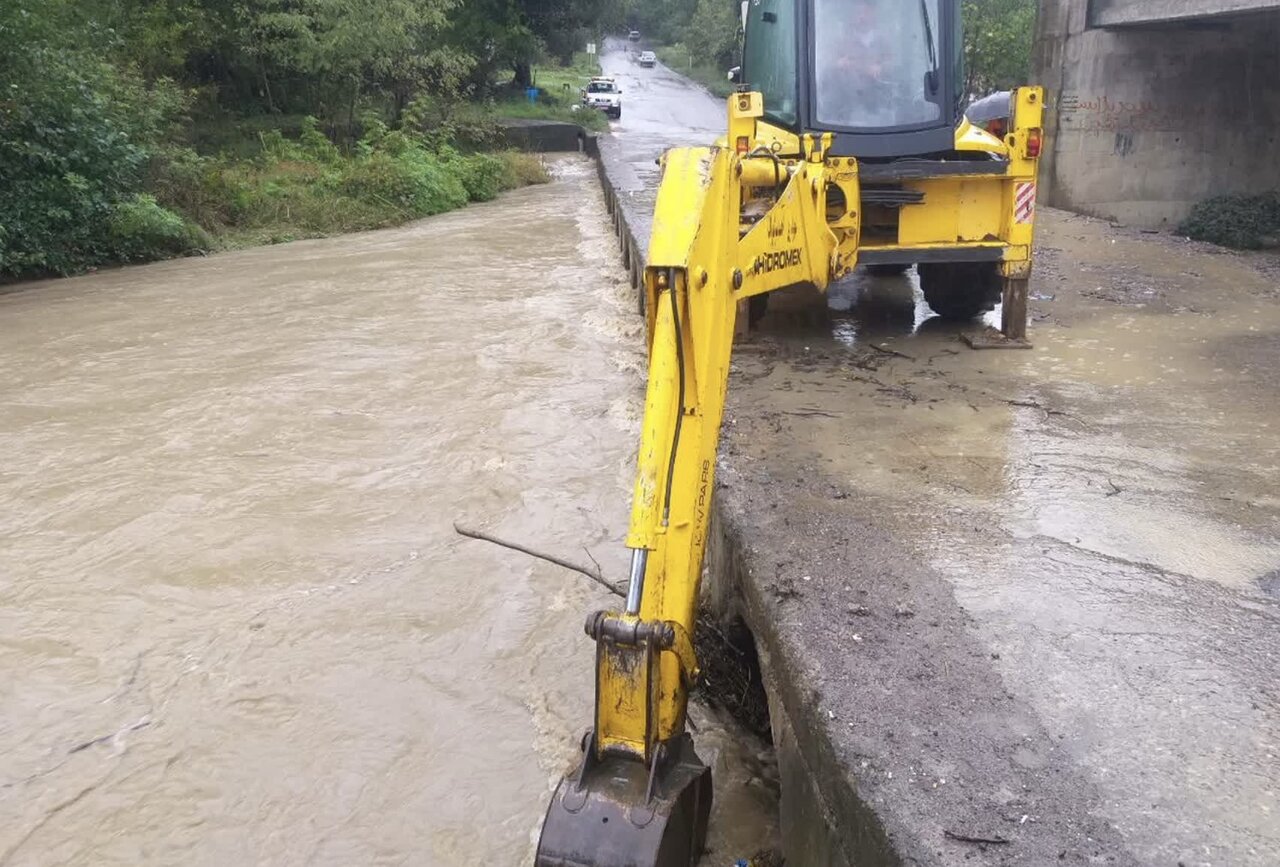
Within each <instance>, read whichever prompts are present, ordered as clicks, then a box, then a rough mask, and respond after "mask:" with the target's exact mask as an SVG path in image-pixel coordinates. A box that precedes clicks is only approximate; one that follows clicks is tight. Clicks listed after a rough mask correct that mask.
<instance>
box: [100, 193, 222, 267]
mask: <svg viewBox="0 0 1280 867" xmlns="http://www.w3.org/2000/svg"><path fill="white" fill-rule="evenodd" d="M107 242H108V245H109V254H110V257H111V258H112V259H113V260H116V261H119V262H142V261H147V260H150V259H162V258H165V257H168V256H181V255H182V254H184V253H190V252H192V251H194V250H208V249H211V248H212V247H213V239H212V238H210V237H209V234H208V233H207V232H205V231H204V230H203V229H201V228H199V227H198V226H193V225H191V224H190V223H188V222H187V221H186V220H184V219H183V218H182V217H180V216H178V215H177V214H175V213H174V212H173V211H170V210H168V209H166V208H163V207H161V206H160V205H159V204H158V203H157V202H156V200H155V197H154V196H151V195H148V194H146V193H139V194H137V195H135V196H132V197H131V198H128V199H125V200H124V201H122V202H117V203H116V204H115V205H114V206H113V207H112V209H111V214H110V216H109V217H108V218H107Z"/></svg>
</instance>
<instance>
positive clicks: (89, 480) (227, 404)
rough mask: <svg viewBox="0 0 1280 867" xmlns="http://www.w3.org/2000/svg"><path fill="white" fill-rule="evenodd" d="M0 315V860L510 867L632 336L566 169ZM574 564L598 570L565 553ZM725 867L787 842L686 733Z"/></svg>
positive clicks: (565, 653) (81, 287) (734, 772)
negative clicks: (710, 794) (459, 204)
mask: <svg viewBox="0 0 1280 867" xmlns="http://www.w3.org/2000/svg"><path fill="white" fill-rule="evenodd" d="M553 168H554V171H555V175H556V179H555V181H554V182H553V183H551V184H549V185H547V186H544V187H536V188H530V189H525V190H522V191H518V192H516V193H512V194H510V195H508V196H505V197H504V198H502V199H501V200H500V201H498V202H494V203H490V204H487V205H481V206H473V207H471V208H468V209H466V210H464V211H461V212H457V213H454V214H448V215H444V216H441V217H437V218H433V219H430V220H425V221H421V222H418V223H416V224H413V225H410V226H407V227H403V228H400V229H392V230H387V231H381V232H372V233H367V234H361V235H353V236H347V237H342V238H336V239H330V240H322V241H306V242H298V243H294V244H289V245H285V246H280V247H272V248H263V249H256V250H250V251H246V252H240V253H233V254H224V255H218V256H213V257H211V258H208V259H202V260H184V261H175V262H166V263H158V264H154V265H148V266H144V267H136V268H128V269H122V270H117V271H111V272H104V273H100V274H96V275H90V276H86V277H81V278H76V279H69V280H60V281H51V282H45V283H39V284H22V285H18V286H14V287H9V289H7V290H4V291H3V294H0V369H3V377H2V378H0V454H3V455H4V462H3V465H0V504H3V508H2V509H0V756H3V761H2V762H0V865H5V867H7V865H55V864H57V865H62V864H65V865H116V864H119V865H124V864H129V865H133V864H182V865H229V864H282V865H286V864H325V865H363V864H424V865H437V864H438V865H455V864H456V865H470V864H486V865H490V864H491V865H508V864H513V865H514V864H527V863H530V861H531V858H532V852H533V846H534V843H535V842H536V837H537V830H538V827H539V825H540V822H541V817H542V811H543V810H544V808H545V804H546V802H547V800H548V798H549V795H550V791H551V788H552V786H553V785H554V783H555V781H556V779H558V777H559V776H560V774H562V773H563V772H564V771H565V770H566V769H567V768H568V767H569V765H570V764H571V763H572V760H573V757H574V754H575V750H576V746H575V744H576V741H577V738H578V737H579V736H580V734H581V732H582V731H583V729H584V728H585V727H586V725H587V724H588V721H589V718H590V707H591V697H592V689H591V682H592V646H591V644H590V642H589V640H587V639H586V637H585V636H583V634H582V631H581V623H582V621H583V616H584V614H585V613H586V612H587V611H588V610H590V609H592V608H594V607H596V606H600V605H604V604H607V603H608V601H609V600H608V597H607V596H606V595H605V594H603V593H602V592H600V591H599V590H598V589H597V588H595V587H593V586H592V585H591V584H589V583H587V582H586V581H584V580H582V579H581V578H580V577H578V576H575V575H573V574H572V573H567V572H565V571H563V570H560V569H558V568H557V567H554V566H551V565H548V564H545V563H541V562H537V561H531V560H530V559H528V558H526V557H524V556H522V555H519V554H515V553H512V552H508V551H506V550H504V549H500V548H496V547H494V546H491V545H487V544H484V543H480V542H473V541H468V540H465V539H462V538H460V537H458V536H456V535H455V534H454V533H453V529H452V525H453V523H454V522H455V521H458V522H462V523H466V524H470V525H473V526H477V527H481V528H484V529H488V530H490V531H491V532H494V533H496V534H499V535H502V536H506V537H512V538H516V539H520V540H523V541H526V542H529V543H531V544H534V545H535V546H537V547H540V548H544V549H547V550H550V551H555V552H558V553H560V554H562V555H564V556H567V557H569V558H571V559H576V560H583V561H586V560H587V559H588V553H587V552H588V551H589V554H590V556H592V557H594V558H595V559H597V560H598V561H599V562H600V564H601V565H602V566H603V568H604V569H605V571H606V573H608V574H610V575H611V576H612V577H615V578H621V577H622V576H623V575H624V574H625V567H626V559H625V556H624V555H625V552H624V550H623V548H622V546H621V539H622V536H623V534H624V533H625V529H626V515H627V506H628V492H629V488H630V480H631V473H632V468H633V465H634V464H633V462H634V449H635V444H636V439H637V435H638V427H639V420H640V413H641V411H642V405H643V404H642V401H643V392H642V389H643V371H644V357H643V354H642V344H643V341H642V339H641V332H640V329H641V325H642V323H641V322H640V321H639V320H638V318H637V317H636V316H635V314H634V312H633V311H634V306H633V303H632V301H631V298H630V293H629V290H628V289H627V286H626V283H625V280H624V275H623V272H622V271H621V269H620V267H619V264H618V262H617V259H616V256H615V254H614V247H613V241H612V236H611V234H610V232H609V224H608V220H607V217H606V213H605V211H604V208H603V204H602V202H601V197H600V194H599V191H598V188H597V185H596V182H595V180H594V169H593V167H592V166H591V164H590V163H588V162H586V161H583V160H578V159H566V160H563V161H558V162H556V163H555V164H554V166H553ZM584 549H585V550H584ZM697 717H698V718H699V719H700V721H701V732H700V736H699V743H700V748H701V751H702V753H703V758H704V759H707V760H709V761H711V762H712V764H713V767H714V768H715V772H716V774H717V798H718V802H717V804H718V806H717V810H716V812H715V814H714V816H713V830H712V839H711V846H712V853H711V854H710V855H709V856H708V857H707V858H705V859H704V863H706V864H726V865H727V864H732V863H733V860H734V859H735V858H737V857H743V856H745V855H748V854H750V852H751V851H752V850H753V849H755V848H758V847H759V846H762V845H766V844H769V843H771V842H772V841H773V838H774V836H775V833H776V832H775V830H774V829H775V826H776V820H775V810H776V804H775V801H774V796H773V794H772V793H773V791H774V789H775V785H774V783H773V782H772V781H773V779H774V774H773V772H772V771H771V770H770V768H769V759H768V756H767V754H766V753H765V751H764V750H763V748H762V746H761V745H760V744H759V743H756V742H753V741H751V740H750V739H748V738H744V737H741V736H739V735H738V733H737V732H736V731H735V730H734V728H733V727H732V724H731V723H727V722H722V721H720V720H718V719H717V718H715V717H714V716H710V715H708V714H707V713H706V712H699V713H698V714H697Z"/></svg>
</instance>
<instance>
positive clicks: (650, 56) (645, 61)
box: [640, 51, 658, 67]
mask: <svg viewBox="0 0 1280 867" xmlns="http://www.w3.org/2000/svg"><path fill="white" fill-rule="evenodd" d="M657 62H658V55H656V54H654V53H653V52H652V51H641V52H640V65H641V66H646V67H648V66H653V65H654V64H655V63H657Z"/></svg>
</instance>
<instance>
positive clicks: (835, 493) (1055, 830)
mask: <svg viewBox="0 0 1280 867" xmlns="http://www.w3.org/2000/svg"><path fill="white" fill-rule="evenodd" d="M604 63H605V67H606V69H607V70H609V71H610V72H613V73H614V74H617V75H618V76H619V78H620V79H621V80H622V81H623V90H624V113H623V118H622V121H621V122H620V123H618V124H615V135H614V137H613V138H612V139H607V140H605V141H604V142H603V144H602V153H603V155H604V156H603V158H604V159H605V163H606V167H607V170H608V172H609V173H610V176H611V177H613V178H614V179H615V181H616V184H617V187H618V189H619V194H620V195H619V197H620V199H621V200H622V201H623V206H624V209H625V210H626V211H627V213H628V215H629V216H631V217H632V221H633V228H634V230H635V233H636V235H637V237H638V239H639V240H640V243H641V244H642V245H643V244H645V243H647V237H646V236H647V233H648V225H649V224H648V221H647V218H648V213H649V210H650V209H651V207H652V200H653V193H654V189H653V188H654V186H655V185H656V179H657V169H656V167H652V168H651V166H652V159H653V157H654V156H656V154H657V153H658V152H660V151H661V150H662V149H663V148H664V147H666V146H670V145H672V144H683V143H696V144H704V143H709V142H710V141H712V140H713V139H714V137H715V136H716V135H718V134H719V133H720V130H721V128H722V123H721V121H720V116H721V113H722V110H721V109H720V107H719V102H718V101H717V100H713V99H711V98H710V97H709V96H707V95H706V94H705V93H704V92H703V91H701V90H700V89H698V88H696V87H693V86H691V85H689V84H687V83H682V82H681V80H680V79H679V77H678V76H674V75H673V74H672V73H671V72H670V71H668V70H665V69H662V68H658V69H656V70H653V71H649V70H640V69H638V68H636V67H632V66H631V65H630V64H629V63H628V62H627V60H626V59H625V57H622V56H621V55H618V54H613V55H606V56H605V58H604ZM681 123H687V126H685V127H683V128H679V127H680V124H681ZM1038 232H1039V235H1038V250H1039V253H1038V260H1037V274H1036V278H1035V281H1034V282H1033V286H1032V298H1033V302H1032V319H1033V331H1032V339H1033V341H1034V343H1035V349H1034V350H1032V351H1031V352H1026V353H989V354H983V353H975V352H973V351H971V350H968V349H967V348H965V347H964V346H963V344H961V343H960V341H959V340H958V333H959V331H960V328H958V327H957V326H954V325H951V324H948V323H944V322H942V321H941V320H939V319H937V318H934V317H932V315H931V311H929V309H928V307H927V306H926V305H924V304H923V302H922V300H921V298H920V296H919V292H918V289H917V287H916V286H915V284H914V281H913V280H912V279H911V278H910V276H908V277H906V278H899V279H896V280H889V279H871V278H867V277H865V276H857V277H855V278H854V279H852V280H850V281H848V282H847V283H845V284H843V285H841V286H837V287H833V289H832V291H831V292H830V293H829V295H828V297H827V298H825V299H823V298H814V297H811V296H809V297H806V296H803V295H797V294H789V295H788V294H784V295H782V296H779V297H777V298H775V299H773V304H772V306H771V312H770V314H769V316H768V317H767V318H766V320H765V321H764V322H763V323H762V326H761V328H760V330H759V332H757V334H755V335H754V336H753V337H752V338H750V339H749V340H748V341H747V342H746V343H745V344H743V345H741V346H740V347H739V349H738V350H737V357H736V360H735V368H736V375H735V376H734V379H733V381H732V383H731V388H730V405H729V413H728V417H727V429H726V434H725V438H724V444H723V448H724V451H725V453H726V457H725V460H724V463H725V465H726V468H725V471H724V472H723V473H722V479H723V480H725V481H726V482H727V483H728V486H727V487H722V488H721V489H720V491H719V496H720V498H721V502H722V504H723V505H724V506H725V507H726V508H727V509H729V510H730V511H731V512H733V513H734V514H735V515H737V520H736V524H737V527H738V531H739V532H740V533H741V534H742V535H743V537H744V539H743V544H744V547H745V548H746V549H747V554H746V556H747V561H748V562H747V565H748V566H749V567H750V569H751V571H752V574H753V576H754V577H753V578H752V579H751V582H752V584H751V586H750V587H749V588H748V592H749V593H754V594H755V596H756V597H757V598H758V600H760V602H759V605H758V606H757V608H756V612H755V613H756V616H757V620H756V621H755V622H754V623H753V624H752V625H753V627H755V628H756V630H757V637H758V639H759V640H761V641H762V642H764V643H766V644H769V645H770V646H771V649H772V650H774V651H775V660H776V662H775V664H777V665H779V666H782V667H783V669H782V670H781V671H778V672H775V677H781V678H784V679H787V680H789V681H790V683H788V684H787V687H788V690H790V692H788V693H787V695H786V696H784V698H783V700H784V701H787V702H788V703H789V707H788V710H789V711H790V712H791V714H792V716H793V717H794V718H796V719H798V720H800V721H801V724H803V725H806V726H808V728H809V731H810V733H811V734H812V735H813V736H814V737H815V738H816V739H817V740H818V741H820V742H822V743H825V744H826V745H827V746H826V748H825V749H824V750H823V752H822V754H821V756H813V755H810V756H808V759H809V760H810V761H811V762H815V764H814V765H812V767H814V768H818V771H817V773H818V776H819V777H820V778H822V780H825V782H821V783H820V784H821V785H824V786H826V787H827V791H826V794H827V796H828V797H833V796H834V797H844V795H845V794H847V796H848V797H849V798H850V799H857V800H860V801H861V802H862V803H866V804H871V805H873V808H874V810H875V812H876V814H877V816H878V817H879V819H880V821H881V822H882V823H883V825H884V831H885V834H886V835H887V836H888V838H889V839H890V840H891V841H892V844H893V846H894V848H895V849H896V850H897V851H899V852H900V853H902V854H903V855H904V856H909V857H911V858H915V859H917V863H921V864H948V863H958V862H959V861H961V860H964V861H965V863H970V864H1034V865H1039V864H1045V863H1051V862H1052V863H1067V864H1093V863H1108V864H1142V865H1152V867H1156V865H1160V867H1173V865H1186V867H1192V865H1196V867H1212V865H1245V867H1272V865H1275V864H1278V863H1280V801H1278V797H1280V795H1278V793H1280V675H1278V674H1277V672H1280V578H1277V575H1278V574H1280V499H1278V498H1277V494H1276V492H1277V490H1280V446H1278V445H1277V443H1278V442H1280V438H1277V436H1276V429H1277V428H1278V427H1280V411H1278V410H1280V391H1278V390H1277V384H1276V380H1275V377H1274V370H1275V366H1276V364H1277V363H1278V362H1280V303H1278V302H1280V293H1278V292H1277V290H1276V288H1275V287H1276V285H1277V274H1280V263H1277V262H1276V261H1274V257H1271V258H1268V257H1265V256H1242V255H1234V254H1228V255H1223V254H1222V252H1221V251H1218V250H1215V249H1212V248H1206V247H1201V246H1197V245H1189V244H1186V243H1184V242H1181V241H1179V240H1176V239H1171V238H1166V237H1158V238H1156V237H1150V236H1144V235H1141V234H1139V233H1127V232H1124V231H1122V230H1119V231H1118V230H1114V229H1111V228H1109V227H1107V226H1106V224H1105V223H1098V222H1097V221H1092V220H1087V219H1084V218H1079V217H1074V216H1072V215H1068V214H1064V213H1060V212H1054V211H1050V210H1049V209H1043V211H1042V214H1041V219H1040V224H1039V227H1038ZM873 345H874V346H879V347H882V348H890V349H892V350H893V351H895V352H898V353H901V355H890V354H887V353H885V352H883V351H882V349H876V348H873ZM832 756H834V757H835V760H836V764H837V765H838V767H835V768H833V767H830V766H829V765H830V763H829V761H828V759H829V758H830V757H832ZM824 757H825V758H824ZM822 763H825V764H822ZM842 792H843V793H844V794H842ZM783 812H784V826H785V823H786V821H787V819H786V815H785V814H786V807H785V805H784V811H783ZM844 818H846V819H847V818H848V817H847V816H846V817H844ZM965 832H970V833H973V834H977V835H979V836H983V835H986V836H998V837H1000V838H1002V839H1006V840H1008V841H1010V842H1009V845H1007V846H1004V845H1000V846H991V847H980V846H974V845H973V844H970V843H966V842H964V841H958V840H955V839H954V838H953V837H949V836H947V835H948V834H949V833H951V834H954V833H961V834H962V835H963V834H964V833H965ZM788 854H789V857H790V858H791V861H789V862H788V863H792V862H794V863H797V864H805V863H810V862H809V861H806V855H805V853H804V852H797V851H791V852H789V853H788Z"/></svg>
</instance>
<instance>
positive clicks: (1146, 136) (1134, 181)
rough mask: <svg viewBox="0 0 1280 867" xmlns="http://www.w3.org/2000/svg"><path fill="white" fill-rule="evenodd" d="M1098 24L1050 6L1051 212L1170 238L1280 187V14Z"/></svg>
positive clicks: (1070, 3) (1038, 74)
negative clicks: (1206, 209)
mask: <svg viewBox="0 0 1280 867" xmlns="http://www.w3.org/2000/svg"><path fill="white" fill-rule="evenodd" d="M1089 15H1090V5H1089V2H1088V0H1045V2H1042V3H1041V5H1040V15H1039V21H1038V25H1037V36H1036V45H1035V51H1034V57H1033V64H1034V69H1035V71H1034V76H1035V79H1036V80H1037V81H1038V82H1039V83H1041V84H1043V85H1045V86H1046V88H1047V89H1048V90H1049V98H1048V107H1049V112H1048V115H1047V117H1046V127H1047V132H1048V134H1049V137H1050V138H1049V149H1048V154H1047V155H1046V158H1045V159H1044V161H1043V164H1042V174H1041V201H1042V202H1046V203H1047V204H1051V205H1055V206H1058V207H1063V208H1068V209H1071V210H1074V211H1079V212H1081V213H1086V214H1092V215H1094V216H1098V217H1103V218H1108V219H1113V220H1118V221H1120V222H1123V223H1128V224H1133V225H1142V226H1152V227H1162V226H1172V225H1176V224H1177V223H1178V222H1179V221H1180V220H1181V219H1182V218H1183V217H1184V216H1185V215H1186V214H1187V212H1188V211H1189V210H1190V208H1191V206H1192V205H1193V204H1195V203H1196V202H1198V201H1200V200H1202V199H1205V198H1208V197H1210V196H1214V195H1219V194H1222V193H1241V192H1256V191H1259V190H1265V189H1275V188H1278V187H1280V159H1277V158H1276V153H1277V146H1278V145H1280V12H1268V13H1264V14H1255V15H1247V16H1237V17H1229V18H1221V19H1208V20H1201V21H1192V22H1181V23H1177V24H1170V25H1165V26H1160V27H1124V28H1116V29H1103V28H1097V27H1091V26H1090V25H1089V20H1090V19H1089Z"/></svg>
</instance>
